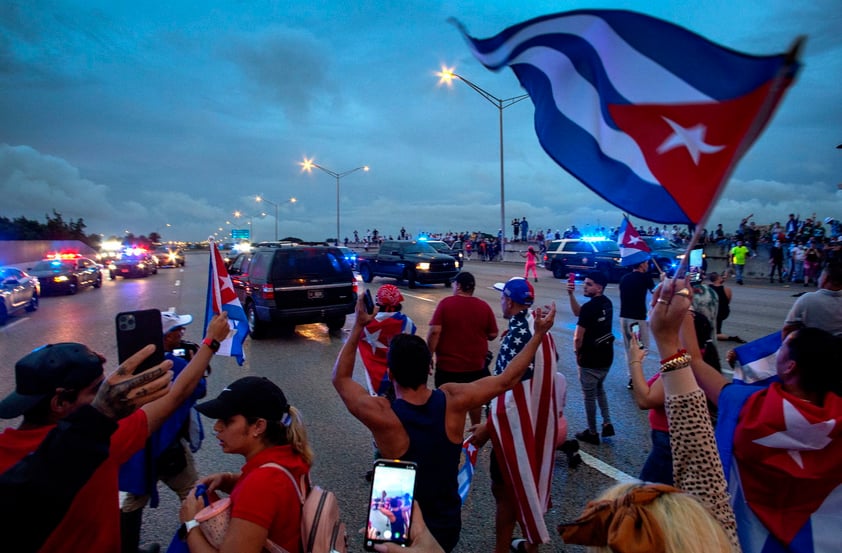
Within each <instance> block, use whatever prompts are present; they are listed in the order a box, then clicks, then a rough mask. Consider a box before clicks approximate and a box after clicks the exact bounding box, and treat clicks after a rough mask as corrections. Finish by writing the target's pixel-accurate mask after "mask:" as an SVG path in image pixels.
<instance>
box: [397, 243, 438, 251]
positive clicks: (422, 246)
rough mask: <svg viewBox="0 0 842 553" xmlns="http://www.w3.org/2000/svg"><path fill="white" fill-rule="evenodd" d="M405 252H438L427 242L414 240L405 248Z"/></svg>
mask: <svg viewBox="0 0 842 553" xmlns="http://www.w3.org/2000/svg"><path fill="white" fill-rule="evenodd" d="M405 253H439V252H437V251H436V249H435V248H434V247H432V246H431V245H430V244H429V243H428V242H415V243H414V244H410V245H409V247H407V248H406V252H405Z"/></svg>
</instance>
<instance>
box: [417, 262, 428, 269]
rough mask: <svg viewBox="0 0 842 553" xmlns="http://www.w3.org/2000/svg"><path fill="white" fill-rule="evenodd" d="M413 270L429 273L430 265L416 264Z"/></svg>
mask: <svg viewBox="0 0 842 553" xmlns="http://www.w3.org/2000/svg"><path fill="white" fill-rule="evenodd" d="M415 268H416V269H418V270H419V271H429V270H430V264H429V263H417V264H416V265H415Z"/></svg>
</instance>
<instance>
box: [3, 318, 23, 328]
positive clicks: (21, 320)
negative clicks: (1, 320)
mask: <svg viewBox="0 0 842 553" xmlns="http://www.w3.org/2000/svg"><path fill="white" fill-rule="evenodd" d="M27 320H28V319H15V320H14V321H12V322H10V323H6V325H5V326H3V328H12V327H14V326H17V325H19V324H23V323H25V322H26V321H27Z"/></svg>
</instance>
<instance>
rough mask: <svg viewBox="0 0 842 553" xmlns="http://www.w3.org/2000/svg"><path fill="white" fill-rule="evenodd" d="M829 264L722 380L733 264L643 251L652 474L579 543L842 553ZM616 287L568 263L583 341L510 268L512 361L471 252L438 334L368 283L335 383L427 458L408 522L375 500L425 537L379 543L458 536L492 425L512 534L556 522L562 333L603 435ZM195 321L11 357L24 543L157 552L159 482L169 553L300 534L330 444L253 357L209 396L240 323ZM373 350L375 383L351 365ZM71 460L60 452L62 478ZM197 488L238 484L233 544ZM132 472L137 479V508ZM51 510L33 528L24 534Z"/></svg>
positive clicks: (629, 345) (390, 449) (274, 545)
mask: <svg viewBox="0 0 842 553" xmlns="http://www.w3.org/2000/svg"><path fill="white" fill-rule="evenodd" d="M520 228H521V230H522V229H523V223H522V222H521V223H520ZM747 247H749V248H750V246H747ZM527 267H528V264H527ZM526 276H527V277H528V273H527V275H526ZM815 278H816V283H817V286H818V290H817V291H815V292H810V293H807V294H804V295H802V296H800V297H799V298H798V299H797V300H796V302H795V304H794V305H793V307H792V309H791V310H790V313H789V314H788V315H787V317H786V320H785V321H783V322H782V325H781V327H782V330H781V335H782V338H783V340H782V346H781V347H780V349H779V351H778V352H777V353H776V357H775V367H776V374H775V376H774V378H772V379H771V380H770V381H768V382H766V385H763V386H759V385H752V386H748V385H742V384H739V383H736V382H734V383H729V382H728V380H727V379H726V378H725V377H724V376H723V375H722V373H721V371H720V370H718V369H719V367H718V355H714V356H711V354H710V351H706V349H707V348H709V347H710V346H711V344H715V342H716V341H717V339H733V338H734V337H732V336H727V335H724V334H723V333H722V324H723V321H725V319H727V311H726V310H725V308H724V307H723V304H724V306H725V307H727V305H728V303H729V302H730V296H729V294H728V293H727V292H726V291H725V287H724V285H723V284H722V281H721V280H720V275H717V274H711V275H709V283H705V282H702V281H696V282H693V281H691V280H690V279H689V278H688V279H686V280H671V279H666V278H663V277H662V279H661V282H659V283H658V284H657V285H655V283H654V281H653V280H652V278H651V276H649V274H648V272H647V271H646V270H645V267H644V264H643V263H641V264H640V265H639V266H638V267H634V268H633V271H632V272H631V273H629V274H627V275H625V276H624V278H623V280H622V281H621V283H620V301H621V309H620V321H621V327H622V328H621V332H622V336H623V344H624V351H625V359H626V365H627V371H628V376H629V387H630V389H631V390H632V391H633V394H634V396H635V399H636V401H637V403H638V405H639V406H640V407H641V408H643V409H649V410H651V412H652V415H651V416H650V424H651V430H652V434H651V435H652V447H651V453H650V455H649V457H648V458H647V460H646V463H645V464H644V466H643V468H642V470H641V474H640V479H641V481H640V482H639V483H635V484H623V485H619V486H614V487H612V488H611V489H609V490H607V491H605V492H604V493H602V494H601V495H600V496H599V497H598V498H595V499H594V501H592V502H590V503H589V504H588V505H587V506H586V507H585V509H584V511H583V513H582V515H581V516H580V517H579V518H577V519H576V520H575V521H555V522H559V523H562V524H561V526H560V527H559V531H560V532H561V535H562V537H563V539H564V541H565V543H574V544H583V545H586V546H589V547H591V548H593V550H594V551H615V552H626V551H653V552H654V551H664V552H667V553H673V552H676V553H677V552H685V551H689V552H696V551H699V552H701V551H706V552H707V551H722V552H734V551H746V552H757V553H761V552H765V551H770V550H775V551H799V552H800V551H808V550H809V551H814V552H820V553H823V552H829V551H834V550H836V549H835V548H837V547H838V543H837V542H838V540H837V539H836V537H835V536H836V528H838V524H839V522H842V513H840V511H839V508H838V505H839V499H840V494H842V492H841V491H840V490H842V470H840V469H842V399H841V398H840V394H842V376H840V375H842V373H840V371H839V370H837V369H839V368H840V365H842V346H841V345H840V340H842V262H840V260H839V259H838V258H836V257H834V256H828V257H825V258H824V259H822V260H820V272H819V274H818V275H817V276H816V277H815ZM607 285H608V283H607V281H606V279H605V276H604V275H603V274H602V273H600V272H592V273H589V274H587V275H586V277H585V279H584V281H583V282H582V285H581V292H582V293H583V295H584V297H585V298H586V299H587V301H585V302H583V303H580V301H579V299H578V298H577V297H576V292H577V287H576V284H575V282H573V281H568V283H567V288H566V292H567V294H568V302H569V309H570V312H571V313H572V314H573V315H574V316H575V317H577V322H576V328H575V331H574V335H573V340H572V342H571V343H569V344H558V345H557V344H556V342H555V340H554V337H553V335H552V334H551V332H550V331H551V329H552V328H553V325H554V323H555V317H556V306H555V304H554V303H553V304H551V305H549V306H545V307H539V306H536V305H535V290H534V287H533V286H532V284H531V283H530V281H529V279H528V278H524V277H519V276H518V277H513V278H511V279H509V280H508V281H506V282H500V283H497V284H495V285H494V288H495V289H497V290H499V291H500V312H501V314H502V316H503V317H504V318H505V319H506V320H507V322H508V325H507V328H506V330H505V331H504V332H503V333H502V337H501V338H500V345H499V352H498V353H497V356H496V360H495V359H494V356H493V355H491V346H490V343H491V342H492V341H494V340H496V339H497V338H498V335H500V334H501V333H500V332H499V329H498V328H497V325H496V322H495V317H494V315H493V310H492V309H491V307H490V306H489V305H488V304H486V303H485V302H484V301H483V300H481V299H479V298H477V297H475V296H474V290H475V287H476V281H475V279H474V277H473V275H472V274H471V273H469V272H467V271H463V272H462V273H461V274H460V275H459V276H458V277H457V279H455V281H454V283H453V294H452V295H451V296H449V297H448V298H445V299H444V300H442V301H441V302H440V303H439V304H438V306H437V308H436V310H435V313H434V315H433V318H432V320H431V321H430V327H429V328H430V330H429V333H428V335H427V337H426V340H425V339H423V338H422V337H420V336H417V335H416V334H415V324H414V322H413V321H412V319H410V318H409V316H408V315H406V314H404V313H403V312H402V305H401V302H402V301H403V297H402V295H401V294H400V291H399V290H398V289H397V288H395V287H394V286H393V285H384V286H383V287H381V290H379V291H378V293H377V294H376V298H377V301H376V306H375V308H374V309H373V310H372V311H369V310H368V309H367V308H366V306H365V302H364V300H363V297H362V295H361V297H360V298H359V301H358V304H357V308H356V317H355V320H354V323H353V327H352V328H351V330H350V332H349V335H348V337H347V340H346V341H345V343H344V345H343V347H342V348H341V350H340V352H339V354H338V357H337V359H336V363H335V366H334V369H333V375H332V383H333V386H334V388H335V390H336V392H337V394H338V396H339V398H340V400H341V401H342V402H343V403H344V405H345V406H346V408H347V410H348V412H349V413H350V414H351V415H352V416H353V417H355V418H357V419H358V420H359V421H360V422H362V423H363V425H365V426H366V427H367V428H368V429H369V430H370V432H371V435H372V439H373V442H374V447H375V452H374V456H375V457H384V458H390V459H401V460H406V461H412V462H414V463H416V464H417V467H418V472H417V484H416V488H415V501H417V507H418V508H417V509H415V510H413V513H414V515H413V519H412V521H410V520H408V519H409V514H408V513H409V509H408V507H409V505H408V503H409V500H408V498H406V497H404V498H401V497H388V495H387V494H386V492H384V494H383V496H382V497H381V498H379V500H377V501H373V502H372V505H371V506H370V508H371V509H373V510H377V512H379V513H381V515H382V528H380V534H378V535H383V530H384V529H385V528H386V526H387V525H388V527H389V529H390V531H391V529H394V528H401V529H403V528H407V527H409V528H410V538H411V545H410V547H408V548H406V549H402V548H401V549H399V548H397V546H392V545H388V544H379V545H377V550H378V551H390V552H394V551H398V550H402V551H407V553H412V552H413V551H415V552H422V553H427V552H436V553H438V552H441V551H444V552H449V551H452V550H453V549H454V548H455V547H456V545H457V544H458V543H459V539H460V532H461V507H462V497H461V496H460V493H459V481H458V472H459V465H460V459H461V456H462V450H463V445H464V443H465V441H466V439H467V440H468V442H469V443H471V444H472V445H473V446H475V447H482V446H484V445H485V444H486V443H487V442H488V441H489V440H490V441H491V442H492V452H491V462H490V466H489V467H488V470H489V473H490V479H491V489H492V493H493V497H494V501H495V521H494V522H495V527H494V528H495V552H496V553H507V552H511V551H526V552H535V551H538V547H539V545H540V544H541V543H547V542H549V541H550V537H549V536H550V534H549V529H548V527H547V521H546V520H545V515H546V513H547V510H548V508H549V502H550V501H549V500H550V490H551V488H552V480H553V470H554V466H555V462H554V459H555V454H556V451H557V450H558V449H559V448H560V446H562V444H564V443H565V438H566V436H565V435H563V433H562V432H560V430H559V429H560V425H559V420H560V418H561V417H562V416H563V411H562V407H561V404H562V403H563V401H560V399H559V396H558V394H557V387H558V386H559V385H563V384H560V383H559V376H560V375H559V371H558V367H557V362H558V359H559V356H558V349H559V348H570V349H572V350H573V351H574V352H575V358H576V364H577V370H578V375H579V380H580V383H581V388H582V391H583V400H584V412H585V414H586V419H587V428H585V429H583V430H582V431H581V432H578V433H576V438H577V439H578V440H580V441H583V442H585V443H588V444H591V445H594V446H598V445H600V444H601V443H602V441H603V440H604V439H606V438H611V437H613V436H614V427H613V423H612V419H611V414H610V407H609V400H608V397H607V394H606V391H605V387H604V381H605V379H606V376H607V375H608V373H609V371H610V370H611V367H612V365H613V363H614V345H613V343H614V332H613V327H612V325H613V304H612V302H611V300H610V299H609V298H608V297H606V295H605V289H606V287H607ZM720 290H721V291H720ZM560 292H561V290H560ZM191 322H192V318H191V317H190V316H187V315H178V314H176V313H172V312H168V313H163V314H162V327H163V328H164V331H165V349H166V351H167V358H166V360H165V361H164V362H163V363H161V364H159V365H157V366H156V367H153V368H152V369H150V370H147V371H145V372H143V373H140V374H138V375H133V374H132V371H133V369H134V367H136V366H137V365H138V364H139V363H140V361H141V360H142V359H143V358H145V357H147V356H148V355H149V354H151V352H152V348H149V347H148V348H145V349H144V350H143V351H141V352H139V353H138V354H137V355H135V356H134V357H132V358H130V359H129V360H127V361H126V362H124V363H123V364H121V365H120V367H118V369H117V370H116V371H115V372H114V373H112V374H111V375H107V376H106V375H105V367H104V359H103V358H102V357H101V356H99V355H98V354H96V353H95V352H92V351H91V350H89V349H88V348H87V347H85V346H84V345H82V344H75V343H64V344H51V345H47V346H44V347H42V348H39V349H37V350H35V351H33V352H32V353H30V354H28V355H27V356H25V357H24V358H22V359H20V360H18V362H17V363H16V365H15V384H16V386H15V390H14V392H12V393H11V394H10V395H9V396H7V397H6V398H5V399H3V400H2V401H0V417H2V418H6V419H10V418H17V417H22V422H21V423H20V425H19V426H18V427H17V428H7V429H5V430H4V431H3V432H2V434H0V490H2V493H3V497H4V501H3V502H2V503H0V504H2V505H3V507H2V511H3V512H2V513H0V514H2V516H0V521H2V523H0V524H2V527H3V528H4V529H5V530H7V531H6V532H4V535H5V536H7V537H8V539H9V543H11V544H12V545H10V547H11V549H10V550H14V551H81V550H85V551H93V552H97V551H102V552H115V551H124V552H129V553H136V552H137V551H143V550H149V549H148V546H147V545H141V544H140V543H139V529H140V524H141V522H142V514H141V513H142V511H143V507H144V506H145V505H146V504H147V503H148V502H151V503H153V504H154V502H155V500H156V493H157V492H156V489H157V482H158V481H159V480H160V481H162V482H164V483H165V484H166V485H167V486H168V487H170V488H171V489H173V491H175V492H176V493H177V494H178V496H179V498H180V499H181V500H182V506H181V510H180V513H179V518H180V522H181V523H182V525H181V528H180V532H179V536H178V537H177V538H174V540H173V543H171V544H170V550H171V551H191V552H194V553H196V552H206V551H225V552H231V551H238V552H246V553H248V552H254V553H257V552H259V551H262V550H268V551H288V552H293V551H301V550H302V544H301V532H300V528H301V517H302V514H301V503H300V494H301V488H300V487H299V486H298V484H297V483H301V484H303V485H304V486H305V487H306V486H307V485H309V472H310V467H311V466H312V464H313V461H314V451H313V447H312V446H311V444H310V443H309V441H308V438H307V432H306V428H305V426H304V423H303V420H302V418H301V414H300V413H299V411H298V410H297V409H296V408H295V407H294V405H293V404H292V403H291V402H290V400H288V399H287V397H286V395H285V394H284V392H283V391H282V390H281V388H280V387H279V386H278V385H277V384H276V383H274V382H272V381H271V380H269V379H267V378H262V377H255V376H247V377H244V378H240V379H238V380H236V381H235V382H233V383H231V384H229V385H228V386H227V387H225V388H224V389H223V390H222V392H221V393H220V394H219V395H218V397H216V398H214V399H211V400H207V401H203V398H204V396H205V379H206V378H207V376H208V375H209V374H210V365H209V363H210V361H211V359H212V357H213V355H214V353H215V352H216V351H217V350H218V348H219V341H221V340H223V339H224V338H225V337H226V336H227V335H228V332H229V325H228V321H227V317H226V316H225V314H224V313H223V314H221V315H217V316H216V317H214V318H213V319H212V320H211V321H210V324H209V325H208V327H207V329H206V333H205V339H203V340H202V341H201V343H200V344H191V343H190V342H185V341H184V340H183V334H184V329H185V328H186V327H187V326H188V325H189V324H191ZM375 328H376V332H377V340H376V341H375V342H376V343H374V342H372V341H371V340H370V336H371V335H372V333H373V332H374V331H375ZM735 341H737V340H735ZM739 341H741V340H739ZM650 342H654V346H655V348H654V349H657V351H658V353H659V355H660V357H661V363H660V370H659V371H658V372H657V373H656V374H655V375H652V376H651V377H650V378H648V379H647V378H646V375H644V374H643V371H642V364H643V360H644V358H645V357H646V356H647V355H648V353H649V349H650V346H651V345H652V344H651V343H650ZM713 347H714V350H713V351H714V352H715V345H714V346H713ZM369 348H370V349H372V351H371V355H369V354H368V353H366V352H367V349H369ZM378 350H382V351H378ZM188 352H189V353H188ZM714 357H715V359H714ZM358 358H359V359H362V361H363V363H362V364H363V365H364V367H365V369H366V371H367V375H366V376H367V381H368V384H369V386H368V387H366V386H363V385H361V384H360V383H359V381H358V380H355V378H354V370H355V367H356V366H357V360H358ZM728 359H729V361H731V360H732V356H730V355H729V356H728ZM431 373H432V374H433V375H434V379H433V382H432V385H431V383H430V381H429V378H428V377H429V376H430V374H431ZM562 378H563V377H562ZM171 379H173V380H172V384H171V385H170V384H169V382H170V380H171ZM483 406H487V416H486V417H485V420H483V418H482V408H483ZM196 413H201V414H202V415H204V416H205V417H207V418H208V419H210V420H213V421H214V423H213V432H214V435H215V437H216V439H217V440H218V442H219V444H220V446H221V447H222V450H223V452H225V453H228V454H233V455H239V456H242V457H243V459H244V464H243V466H242V468H241V469H240V471H238V472H236V473H231V472H223V473H214V474H211V475H207V476H202V477H200V476H199V475H197V474H196V468H195V466H194V464H193V462H192V457H191V452H192V451H194V450H195V448H197V447H198V446H199V444H200V442H201V440H200V436H201V434H202V429H201V422H200V420H199V419H198V418H197V416H196ZM597 414H599V415H601V421H600V420H598V419H597ZM714 422H715V423H716V425H717V429H716V434H714V429H713V423H714ZM466 427H467V428H468V430H467V432H466ZM80 444H87V445H88V446H89V447H86V448H84V450H80V448H79V445H80ZM58 464H61V465H62V466H64V467H65V471H63V473H62V475H61V479H58V477H57V475H56V474H55V473H56V471H55V470H54V467H55V466H57V465H58ZM807 468H809V470H806V469H807ZM278 469H281V470H278ZM197 485H201V486H202V487H204V488H205V489H206V490H207V493H208V495H209V496H212V497H216V496H217V494H218V493H220V492H221V493H223V494H226V495H228V497H229V499H230V515H231V521H230V524H229V525H228V527H227V528H226V529H225V531H224V533H223V534H222V536H221V537H220V539H219V541H218V542H214V541H212V540H211V539H210V538H209V537H208V536H207V535H206V534H205V533H204V532H202V531H196V530H195V529H196V528H197V527H199V526H200V525H199V523H198V522H197V514H198V513H199V512H200V511H201V510H202V509H203V507H204V503H203V501H202V499H201V497H200V496H199V495H198V494H197V493H196V486H197ZM118 491H124V492H128V493H127V494H126V495H125V498H124V501H123V502H122V504H118V502H117V497H118ZM781 498H783V500H782V499H781ZM92 505H96V506H97V508H96V509H91V508H90V506H92ZM422 512H423V514H422ZM415 517H417V520H416V518H415ZM36 519H37V526H36V528H37V531H36V532H21V531H20V528H22V527H28V526H27V524H26V522H27V521H36ZM410 522H411V524H410ZM15 524H18V525H19V526H17V527H16V526H15ZM518 527H519V528H520V534H521V537H515V534H516V530H517V528H518ZM374 531H375V532H376V531H377V529H375V530H374ZM372 535H374V534H372ZM375 537H377V536H376V535H375ZM804 543H809V546H810V548H811V549H803V548H802V544H804ZM152 547H154V546H152Z"/></svg>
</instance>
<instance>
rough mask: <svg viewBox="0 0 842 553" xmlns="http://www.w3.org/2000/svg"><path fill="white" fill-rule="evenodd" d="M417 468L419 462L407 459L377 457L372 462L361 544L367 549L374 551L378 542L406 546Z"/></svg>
mask: <svg viewBox="0 0 842 553" xmlns="http://www.w3.org/2000/svg"><path fill="white" fill-rule="evenodd" d="M417 468H418V465H416V464H415V463H411V462H409V461H398V460H391V459H378V460H377V461H375V462H374V475H373V476H372V479H371V497H370V501H369V507H368V521H367V522H366V525H365V529H366V534H365V542H364V544H363V546H364V548H365V550H366V551H374V546H375V545H377V544H378V543H395V544H398V545H399V546H401V547H406V546H407V540H408V538H407V536H408V535H409V525H410V522H411V521H412V502H413V500H414V499H415V476H416V474H417V473H418V471H417Z"/></svg>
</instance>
